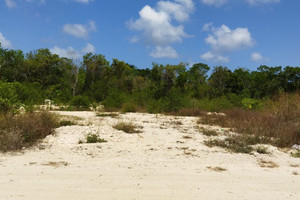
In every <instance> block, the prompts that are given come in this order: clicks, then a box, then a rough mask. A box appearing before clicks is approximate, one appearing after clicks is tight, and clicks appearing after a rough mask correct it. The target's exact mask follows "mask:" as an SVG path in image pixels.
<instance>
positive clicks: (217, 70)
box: [0, 46, 300, 112]
mask: <svg viewBox="0 0 300 200" xmlns="http://www.w3.org/2000/svg"><path fill="white" fill-rule="evenodd" d="M209 73H210V76H209V75H208V74H209ZM299 89H300V67H291V66H286V67H284V68H283V67H281V66H277V67H269V66H260V67H258V68H257V70H256V71H249V70H248V69H244V68H237V69H235V70H234V71H231V70H230V69H228V68H227V67H225V66H216V67H214V68H213V69H212V71H210V67H209V66H208V65H206V64H203V63H197V64H194V65H193V66H189V67H188V64H187V63H179V64H178V65H160V64H157V63H153V66H152V68H146V69H140V68H138V67H136V66H133V65H130V64H128V63H126V62H124V61H120V60H117V59H113V60H112V62H109V61H108V60H106V59H105V56H104V55H101V54H92V53H89V54H86V55H85V56H83V59H82V62H81V63H80V64H78V63H75V62H74V61H73V60H71V59H68V58H61V57H59V56H58V55H56V54H52V53H51V52H50V51H49V49H38V50H35V51H31V52H29V53H27V54H24V53H23V52H22V51H21V50H8V49H4V48H2V47H1V46H0V108H1V110H2V111H5V110H11V109H12V108H14V107H18V106H20V105H23V106H27V107H30V106H32V105H35V104H43V103H44V100H45V99H51V100H53V101H54V102H55V104H57V105H69V106H70V107H69V108H68V109H72V106H73V107H77V108H81V109H85V108H88V107H90V105H94V106H95V105H98V104H100V103H101V104H103V105H104V106H105V107H106V108H108V109H124V110H125V111H126V110H128V111H131V110H132V111H137V110H141V111H148V112H173V111H178V110H179V109H182V108H198V109H202V110H207V111H219V110H223V109H231V108H234V107H246V108H249V109H255V108H259V106H260V102H261V101H262V100H264V99H269V98H272V97H274V96H276V95H278V94H280V93H294V92H296V91H299Z"/></svg>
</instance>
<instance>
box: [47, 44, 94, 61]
mask: <svg viewBox="0 0 300 200" xmlns="http://www.w3.org/2000/svg"><path fill="white" fill-rule="evenodd" d="M95 50H96V49H95V47H94V46H93V45H92V44H90V43H87V44H86V46H85V47H84V48H83V49H81V50H79V51H77V50H75V49H74V48H73V47H68V48H66V49H64V48H60V47H58V46H54V47H53V48H52V49H50V51H51V53H53V54H57V55H59V56H60V57H65V58H69V59H79V58H80V57H82V56H83V55H84V54H87V53H94V52H95Z"/></svg>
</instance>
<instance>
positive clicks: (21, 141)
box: [0, 112, 58, 151]
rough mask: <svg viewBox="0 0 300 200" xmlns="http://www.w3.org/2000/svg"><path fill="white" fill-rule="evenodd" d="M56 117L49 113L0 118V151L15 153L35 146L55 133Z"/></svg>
mask: <svg viewBox="0 0 300 200" xmlns="http://www.w3.org/2000/svg"><path fill="white" fill-rule="evenodd" d="M57 125H58V123H57V121H56V117H54V116H53V114H50V113H47V112H40V113H26V114H24V115H18V116H12V115H3V116H1V117H0V150H1V151H13V150H19V149H21V148H22V147H28V146H31V145H33V144H35V143H36V142H37V141H38V140H39V139H43V138H45V137H46V136H47V135H50V134H52V133H53V132H54V128H56V127H57Z"/></svg>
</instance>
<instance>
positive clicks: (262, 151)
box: [256, 146, 269, 154]
mask: <svg viewBox="0 0 300 200" xmlns="http://www.w3.org/2000/svg"><path fill="white" fill-rule="evenodd" d="M256 152H257V153H259V154H269V152H268V148H267V147H262V146H258V147H257V148H256Z"/></svg>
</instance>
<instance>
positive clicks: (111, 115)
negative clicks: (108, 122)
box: [96, 113, 119, 118]
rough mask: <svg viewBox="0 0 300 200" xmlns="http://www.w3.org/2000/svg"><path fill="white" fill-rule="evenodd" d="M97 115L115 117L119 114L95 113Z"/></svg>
mask: <svg viewBox="0 0 300 200" xmlns="http://www.w3.org/2000/svg"><path fill="white" fill-rule="evenodd" d="M96 116H97V117H111V118H117V117H118V116H119V115H118V114H116V113H98V114H97V115H96Z"/></svg>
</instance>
